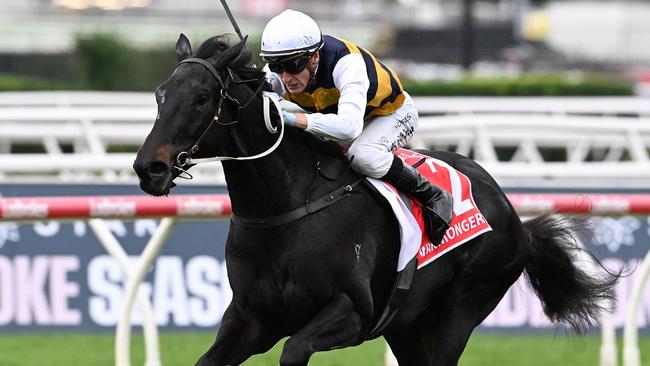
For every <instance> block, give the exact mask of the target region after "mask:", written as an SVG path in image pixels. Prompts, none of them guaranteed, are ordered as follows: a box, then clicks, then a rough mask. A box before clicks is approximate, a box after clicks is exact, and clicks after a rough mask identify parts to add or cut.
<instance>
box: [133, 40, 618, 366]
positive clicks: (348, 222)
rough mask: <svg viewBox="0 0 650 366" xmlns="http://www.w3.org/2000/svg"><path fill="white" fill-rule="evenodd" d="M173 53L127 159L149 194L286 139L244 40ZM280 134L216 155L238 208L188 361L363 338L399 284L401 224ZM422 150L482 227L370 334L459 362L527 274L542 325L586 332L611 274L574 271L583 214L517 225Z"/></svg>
mask: <svg viewBox="0 0 650 366" xmlns="http://www.w3.org/2000/svg"><path fill="white" fill-rule="evenodd" d="M233 43H235V42H233ZM176 53H177V56H178V59H179V61H181V63H180V64H179V65H178V66H177V67H176V69H175V70H174V72H173V73H172V75H171V76H170V77H169V79H168V80H167V81H165V82H164V83H163V84H162V85H160V86H159V88H158V89H157V91H156V98H157V102H158V118H157V119H156V121H155V123H154V126H153V129H152V130H151V133H150V134H149V135H148V136H147V138H146V140H145V142H144V145H143V146H142V148H141V149H140V151H139V152H138V155H137V158H136V161H135V163H134V169H135V170H136V172H137V174H138V177H139V178H140V187H141V188H142V189H143V190H144V191H145V192H147V193H149V194H152V195H155V196H160V195H167V194H168V193H169V191H170V189H171V187H173V185H174V184H173V180H174V179H175V178H176V177H178V176H179V174H186V173H184V171H185V170H187V169H188V168H189V167H190V166H191V165H192V160H188V159H187V158H188V157H191V158H192V159H194V161H195V160H196V159H198V158H202V157H209V156H215V155H225V156H235V157H237V156H238V157H242V156H251V155H256V154H259V153H261V152H263V151H266V150H267V149H269V148H271V147H273V145H274V144H275V143H276V141H278V139H279V137H280V135H281V134H279V133H272V132H273V128H277V129H281V126H280V125H279V124H272V125H270V126H266V125H265V121H264V118H263V113H262V108H263V98H262V97H261V93H260V91H261V90H262V89H264V90H267V89H268V85H266V83H265V81H264V80H265V79H264V74H263V72H261V71H260V70H258V69H256V68H254V67H251V66H247V63H248V62H249V61H250V58H251V57H250V56H251V55H250V51H248V50H247V48H246V47H245V40H243V41H241V42H239V43H237V44H234V45H232V44H230V43H229V42H228V39H227V37H224V36H219V37H212V38H210V39H208V40H206V41H205V42H204V43H203V44H202V45H201V46H200V47H199V49H198V51H197V52H196V54H195V56H194V57H192V55H191V54H192V51H191V47H190V43H189V41H188V40H187V38H186V37H185V36H184V35H181V37H180V38H179V40H178V42H177V44H176ZM283 135H284V136H283V139H282V141H281V143H279V145H278V146H277V149H275V150H273V151H272V152H270V153H269V154H268V155H266V156H264V157H261V158H258V159H254V160H244V161H224V162H223V167H224V172H225V176H226V181H227V185H228V192H229V194H230V198H231V201H232V207H233V217H232V219H231V222H230V231H229V234H228V241H227V243H226V263H227V268H228V276H229V280H230V285H231V287H232V290H233V299H232V302H231V303H230V305H229V306H228V308H227V310H226V312H225V314H224V317H223V321H222V323H221V325H220V327H219V331H218V334H217V337H216V340H215V342H214V344H213V345H212V346H211V347H210V349H209V350H208V351H207V352H206V353H205V354H204V355H203V356H202V357H201V358H200V359H199V361H198V363H197V364H199V365H237V364H240V363H242V362H244V360H246V359H247V358H248V357H250V356H251V355H253V354H258V353H263V352H265V351H267V350H268V349H270V348H271V347H272V346H273V345H274V344H275V343H277V342H278V341H279V340H281V339H282V338H284V337H287V336H289V338H288V340H287V341H286V343H285V344H284V348H283V351H282V356H281V359H280V364H281V365H284V366H288V365H306V364H307V362H308V361H309V358H310V356H311V355H312V354H313V353H315V352H318V351H326V350H331V349H334V348H341V347H348V346H354V345H358V344H360V343H362V342H364V341H365V340H368V339H369V338H371V337H375V336H378V335H375V334H371V332H372V329H373V327H374V326H375V324H376V322H377V321H378V319H379V318H380V316H381V315H382V313H383V311H384V309H385V306H386V304H387V302H388V301H389V297H390V294H391V291H392V290H393V288H394V281H395V278H396V266H397V258H398V252H399V246H400V245H399V228H398V226H397V221H396V219H395V218H394V216H393V214H392V212H391V210H390V208H389V207H388V205H387V204H386V203H385V202H383V201H382V200H380V199H378V198H377V196H376V194H375V193H374V192H373V190H372V189H371V188H370V187H369V186H368V185H366V184H363V183H359V184H357V183H358V181H359V177H358V176H357V175H356V174H355V173H354V172H353V171H352V170H350V169H349V166H348V165H349V164H348V161H347V159H346V158H345V157H344V156H343V154H342V153H341V152H340V149H338V148H332V147H333V145H335V144H334V143H331V142H324V141H321V140H319V139H316V138H314V137H312V136H310V135H309V134H307V133H305V132H304V131H302V130H298V129H295V128H289V127H287V128H286V129H285V130H284V133H283ZM337 146H338V145H337ZM430 154H431V155H432V156H434V157H436V158H437V159H441V160H443V161H445V162H447V163H448V164H449V165H451V166H453V167H454V168H456V169H457V170H459V171H460V172H462V173H464V174H465V175H466V176H467V177H469V178H470V179H471V181H472V192H473V195H474V199H475V201H476V203H477V205H478V207H479V208H480V210H481V212H482V213H483V215H484V216H485V217H486V218H487V220H488V222H489V223H490V225H491V226H492V229H493V231H491V232H488V233H486V234H484V235H482V236H479V237H477V238H475V239H473V240H472V241H471V242H469V243H466V244H464V245H463V246H461V247H459V248H458V249H456V250H454V251H451V252H449V253H447V254H445V255H444V256H442V257H441V258H439V259H437V260H436V261H435V262H433V263H432V264H430V265H428V266H425V267H423V268H422V269H420V270H418V271H417V272H416V274H415V277H414V279H413V282H412V286H411V289H410V292H408V294H407V295H406V297H405V299H404V301H403V302H402V303H401V305H400V310H399V312H398V313H397V315H396V316H395V317H394V318H393V320H392V322H390V324H389V325H388V326H387V327H386V328H385V329H384V330H383V332H382V334H381V335H383V336H384V337H385V339H386V340H387V341H388V343H389V344H390V347H391V349H392V350H393V352H394V354H395V356H396V357H397V359H398V361H399V363H400V365H417V366H422V365H456V364H457V362H458V359H459V357H460V355H461V353H462V352H463V349H464V348H465V345H466V343H467V341H468V339H469V337H470V335H471V333H472V331H473V330H474V328H475V327H476V326H477V325H479V324H480V323H481V321H483V319H485V317H486V316H487V315H488V314H490V312H491V311H492V310H493V309H494V308H495V307H496V305H497V304H498V302H499V300H500V299H501V298H502V297H503V296H504V294H505V293H506V291H507V290H508V288H509V287H510V286H511V285H512V284H513V283H514V282H515V280H517V278H518V277H519V276H520V275H521V274H522V272H524V271H525V273H526V274H527V275H528V279H529V280H530V283H531V284H532V287H533V289H534V290H535V291H536V293H537V295H538V296H539V298H540V299H541V301H542V303H543V306H544V310H545V313H546V314H547V315H548V316H549V317H550V319H552V320H553V321H557V322H565V323H568V324H570V325H572V326H573V327H574V328H575V329H577V330H582V329H584V328H585V327H588V326H590V325H592V323H593V321H594V319H595V317H596V316H597V315H598V313H599V310H600V306H599V304H600V303H601V301H602V300H604V299H609V298H610V296H611V289H612V286H613V284H614V283H615V281H616V279H617V278H616V275H609V274H604V275H603V276H602V277H600V278H594V277H593V276H592V275H590V274H588V273H586V272H584V271H582V270H581V269H579V268H578V267H577V266H576V265H575V263H574V260H573V257H574V254H575V253H574V251H575V250H578V249H577V247H578V246H577V245H576V232H577V231H579V230H580V229H581V228H582V226H581V225H580V222H579V221H577V220H576V219H573V218H567V217H560V216H556V215H550V214H547V215H542V216H540V217H537V218H534V219H532V220H530V221H527V222H524V223H522V222H521V221H520V219H519V217H518V215H517V213H516V212H515V210H514V209H513V207H512V206H511V204H510V203H509V202H508V199H507V198H506V196H505V195H504V193H503V192H502V190H501V189H500V188H499V186H498V185H497V183H496V182H495V181H494V180H493V179H492V177H490V175H489V174H488V173H487V172H486V171H485V170H483V169H482V168H481V167H480V166H479V165H478V164H476V163H475V162H474V161H472V160H471V159H468V158H466V157H463V156H460V155H457V154H454V153H448V152H432V153H430ZM330 196H331V197H330ZM321 197H323V198H321ZM329 201H332V202H329ZM330 203H331V204H330Z"/></svg>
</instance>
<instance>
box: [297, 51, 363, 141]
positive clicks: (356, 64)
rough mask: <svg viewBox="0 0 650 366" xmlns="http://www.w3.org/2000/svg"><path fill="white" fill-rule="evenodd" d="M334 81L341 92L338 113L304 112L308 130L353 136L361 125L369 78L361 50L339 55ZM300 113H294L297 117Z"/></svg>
mask: <svg viewBox="0 0 650 366" xmlns="http://www.w3.org/2000/svg"><path fill="white" fill-rule="evenodd" d="M333 78H334V85H335V86H336V89H338V90H339V92H340V93H341V95H340V97H339V101H338V112H337V113H328V114H323V113H311V114H307V115H305V117H306V119H307V128H306V129H305V130H306V131H307V132H310V133H312V134H314V135H317V136H321V137H325V138H327V139H329V140H334V141H350V140H354V139H355V138H357V137H358V136H359V134H361V130H362V129H363V116H364V114H365V111H366V103H367V94H368V88H369V87H370V81H369V80H368V73H367V71H366V64H365V62H364V61H363V57H362V56H361V54H358V53H352V54H349V55H346V56H344V57H341V59H340V60H339V61H338V62H337V64H336V66H334V71H333ZM299 117H300V116H297V118H296V119H298V118H299Z"/></svg>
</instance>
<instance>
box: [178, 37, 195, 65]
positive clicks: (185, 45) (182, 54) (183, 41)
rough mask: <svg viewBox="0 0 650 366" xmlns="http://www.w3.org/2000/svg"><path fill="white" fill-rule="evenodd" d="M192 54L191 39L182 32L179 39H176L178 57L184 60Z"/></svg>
mask: <svg viewBox="0 0 650 366" xmlns="http://www.w3.org/2000/svg"><path fill="white" fill-rule="evenodd" d="M190 56H192V46H191V45H190V40H189V39H187V37H185V35H184V34H183V33H181V34H180V36H178V41H176V58H177V59H178V61H183V60H185V59H186V58H188V57H190Z"/></svg>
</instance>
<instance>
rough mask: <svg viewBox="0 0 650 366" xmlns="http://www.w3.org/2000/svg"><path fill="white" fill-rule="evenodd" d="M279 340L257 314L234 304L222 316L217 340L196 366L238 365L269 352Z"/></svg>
mask: <svg viewBox="0 0 650 366" xmlns="http://www.w3.org/2000/svg"><path fill="white" fill-rule="evenodd" d="M279 339H280V337H279V336H277V335H275V332H273V331H272V330H270V329H267V328H266V327H264V325H263V323H262V322H260V320H259V318H258V317H257V316H256V315H255V314H254V313H251V312H247V311H246V309H245V308H244V307H243V306H241V305H240V304H238V303H237V302H235V301H233V302H232V303H230V305H229V306H228V309H226V312H225V313H224V315H223V319H222V321H221V325H220V326H219V332H218V333H217V339H216V340H215V342H214V344H213V345H212V346H211V347H210V349H209V350H208V351H207V352H206V353H205V354H203V356H201V358H200V359H199V360H198V361H197V362H196V365H197V366H226V365H239V364H241V363H242V362H244V361H245V360H246V359H247V358H249V357H250V356H252V355H254V354H258V353H264V352H266V351H267V350H269V349H270V348H271V347H272V346H273V345H274V344H275V343H276V342H277V341H278V340H279Z"/></svg>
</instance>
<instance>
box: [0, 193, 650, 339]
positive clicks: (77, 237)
mask: <svg viewBox="0 0 650 366" xmlns="http://www.w3.org/2000/svg"><path fill="white" fill-rule="evenodd" d="M555 192H557V191H555ZM174 193H175V194H202V193H211V194H214V193H225V188H223V187H205V186H185V187H180V188H177V189H176V191H175V192H174ZM0 194H1V195H2V196H5V197H15V196H43V195H48V196H72V195H126V194H129V195H130V194H142V193H141V192H140V191H139V189H138V188H137V187H136V186H127V185H58V184H57V185H38V184H35V185H24V184H21V185H12V184H4V185H0ZM591 220H592V223H593V225H594V227H595V230H596V231H595V235H596V240H595V241H594V242H588V243H585V244H586V245H587V247H588V249H589V250H591V251H592V252H594V253H595V254H596V255H597V256H598V257H599V258H600V259H601V260H602V261H603V263H604V264H605V265H606V266H608V268H611V269H612V270H614V271H616V270H617V269H618V268H634V267H635V266H637V264H638V262H639V261H640V260H642V259H643V257H644V256H645V255H646V253H647V252H648V250H649V249H650V217H640V216H617V217H593V218H591ZM159 221H160V220H157V219H137V220H128V221H121V220H107V221H106V223H107V225H108V227H109V229H110V230H111V232H112V233H113V235H114V236H115V237H116V238H117V239H118V241H119V242H120V243H121V244H122V246H123V247H124V249H125V251H126V252H127V253H128V254H129V255H130V256H131V258H132V260H134V261H135V260H136V259H137V256H138V255H139V254H140V253H141V252H142V250H143V249H144V246H145V245H146V243H147V241H148V240H149V239H150V237H151V235H152V234H153V233H154V232H155V230H156V228H157V226H158V224H159ZM227 230H228V221H227V220H203V221H181V222H179V223H178V224H177V226H176V227H175V228H174V230H173V231H172V234H171V235H170V237H169V238H168V240H167V241H166V243H165V246H164V248H163V249H162V251H161V253H160V255H159V256H158V257H157V258H156V260H155V261H154V265H153V266H152V268H151V270H150V271H149V272H148V274H147V276H146V278H145V281H144V283H143V287H144V289H145V291H146V292H147V293H148V294H149V296H150V299H151V302H152V304H153V308H154V313H155V317H156V321H157V324H158V325H159V326H160V327H161V328H162V329H163V330H180V329H191V330H200V329H214V328H216V327H217V326H218V325H219V322H220V320H221V316H222V315H223V311H224V310H225V308H226V306H227V305H228V303H229V302H230V299H231V296H232V294H231V291H230V288H229V286H228V280H227V273H226V267H225V261H224V245H225V240H226V235H227ZM433 265H435V263H434V264H433ZM633 280H634V275H632V276H629V277H626V278H623V279H622V280H621V281H620V283H619V284H618V285H617V287H616V295H617V299H618V301H617V302H616V304H615V305H614V309H613V310H614V322H615V324H616V325H617V326H618V327H621V326H622V324H623V321H624V316H625V310H626V308H627V298H628V297H629V293H630V291H631V287H632V281H633ZM123 287H124V278H123V275H122V273H121V271H120V268H119V266H118V264H117V263H116V262H115V261H114V260H113V259H112V258H111V257H110V256H109V255H108V254H107V253H106V251H105V250H104V248H103V247H102V245H101V244H100V243H99V241H98V240H97V239H96V237H95V236H94V234H93V232H92V231H91V230H90V228H89V227H88V224H87V222H85V221H84V220H74V221H40V222H29V223H14V222H0V328H2V330H3V331H4V332H19V331H37V330H39V331H40V330H74V331H101V330H111V331H112V330H113V328H114V326H115V325H116V323H117V320H118V316H119V313H120V306H121V302H122V296H123V294H122V291H123ZM141 320H142V319H141V316H140V314H139V313H138V311H137V307H136V310H134V313H133V323H134V324H135V325H138V324H141ZM638 325H639V327H640V328H641V329H642V330H648V329H650V285H649V286H646V289H645V291H644V300H643V302H642V304H641V309H640V312H639V316H638ZM481 328H483V329H486V330H499V331H517V332H520V331H544V330H545V329H554V327H553V325H552V324H551V323H550V322H549V320H548V319H546V317H545V316H544V315H543V312H542V310H541V305H540V304H539V300H537V298H536V297H535V296H534V295H533V294H532V293H531V291H530V290H529V288H528V285H527V284H525V281H523V279H520V280H519V281H518V282H517V284H516V285H515V286H513V287H512V288H511V290H510V291H509V292H508V293H507V294H506V296H505V297H504V299H503V301H502V302H501V303H500V304H499V306H498V307H497V309H496V310H495V311H494V312H493V313H492V314H491V315H490V316H489V317H488V318H487V319H486V320H485V322H484V323H483V325H482V326H481Z"/></svg>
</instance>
